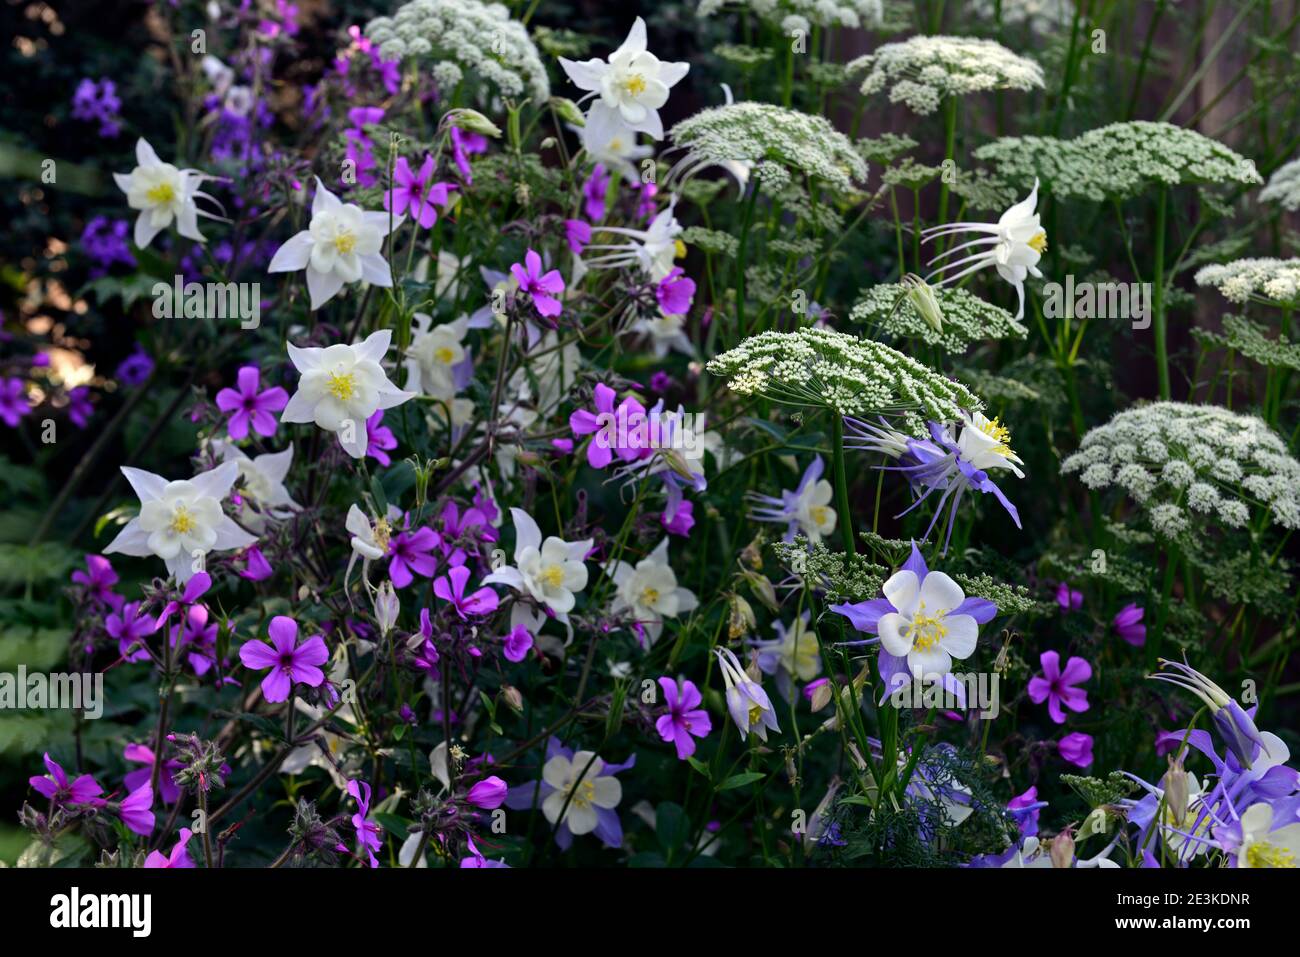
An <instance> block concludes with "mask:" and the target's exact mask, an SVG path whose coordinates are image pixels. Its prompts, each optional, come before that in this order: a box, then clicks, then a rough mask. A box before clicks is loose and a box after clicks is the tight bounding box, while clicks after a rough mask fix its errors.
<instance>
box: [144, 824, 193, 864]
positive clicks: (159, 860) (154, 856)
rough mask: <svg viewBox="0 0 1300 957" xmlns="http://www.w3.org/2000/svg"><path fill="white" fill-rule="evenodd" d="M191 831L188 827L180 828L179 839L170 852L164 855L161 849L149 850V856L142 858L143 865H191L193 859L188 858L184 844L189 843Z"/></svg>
mask: <svg viewBox="0 0 1300 957" xmlns="http://www.w3.org/2000/svg"><path fill="white" fill-rule="evenodd" d="M192 836H193V832H191V831H190V829H189V828H188V827H183V828H181V830H180V840H179V841H177V842H176V843H175V844H174V845H173V846H172V849H171V853H170V854H167V855H166V856H164V855H163V853H162V851H150V852H149V856H148V857H146V858H145V859H144V866H145V867H178V868H179V867H193V866H194V861H192V860H191V859H190V855H189V852H188V851H187V850H186V849H185V845H187V844H189V842H190V838H191V837H192Z"/></svg>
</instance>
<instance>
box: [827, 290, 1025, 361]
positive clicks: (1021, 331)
mask: <svg viewBox="0 0 1300 957" xmlns="http://www.w3.org/2000/svg"><path fill="white" fill-rule="evenodd" d="M931 292H933V293H934V296H935V298H936V300H937V301H938V303H939V309H940V310H941V312H942V324H941V326H940V327H939V328H937V329H936V328H935V327H934V326H933V325H931V324H930V323H929V322H927V321H926V320H925V319H924V318H923V317H922V316H921V314H920V313H919V312H917V310H916V306H915V305H913V303H912V301H911V300H910V299H909V298H908V296H907V288H906V287H904V286H903V285H901V284H900V283H883V284H881V285H879V286H872V287H871V288H870V289H868V290H867V291H866V292H865V293H863V296H862V299H860V300H859V301H858V304H857V305H855V306H854V307H853V311H852V312H851V313H849V318H850V319H852V320H853V321H854V322H860V323H867V324H869V325H870V327H871V328H870V331H871V333H872V334H873V335H874V334H876V333H877V332H883V333H885V334H886V335H888V336H892V337H895V338H899V339H920V340H921V341H922V342H924V343H926V344H927V345H931V346H940V347H941V348H943V349H944V351H946V352H950V353H952V354H953V355H961V354H962V353H964V352H965V351H966V350H967V349H968V348H969V347H970V345H971V343H973V342H982V341H984V340H985V339H1023V338H1024V337H1025V336H1026V335H1028V334H1029V330H1028V329H1026V328H1025V327H1024V325H1022V324H1021V323H1019V322H1017V321H1016V319H1015V317H1014V316H1012V315H1011V313H1010V312H1008V311H1007V310H1005V309H1003V308H1002V307H1001V306H995V305H993V304H992V303H990V302H985V301H984V300H983V299H981V298H980V297H979V296H976V295H975V294H973V293H970V292H967V291H966V290H965V289H959V288H956V287H952V288H946V287H931Z"/></svg>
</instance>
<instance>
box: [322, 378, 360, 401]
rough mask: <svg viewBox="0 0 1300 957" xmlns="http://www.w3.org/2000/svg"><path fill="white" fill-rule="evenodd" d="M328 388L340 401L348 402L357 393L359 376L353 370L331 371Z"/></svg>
mask: <svg viewBox="0 0 1300 957" xmlns="http://www.w3.org/2000/svg"><path fill="white" fill-rule="evenodd" d="M325 388H326V390H327V391H328V392H329V394H330V395H332V396H334V398H336V399H338V400H339V401H340V402H346V401H348V399H350V398H352V397H353V396H354V395H356V394H357V377H356V376H355V375H353V374H352V373H351V372H331V373H330V374H329V385H327V386H326V387H325Z"/></svg>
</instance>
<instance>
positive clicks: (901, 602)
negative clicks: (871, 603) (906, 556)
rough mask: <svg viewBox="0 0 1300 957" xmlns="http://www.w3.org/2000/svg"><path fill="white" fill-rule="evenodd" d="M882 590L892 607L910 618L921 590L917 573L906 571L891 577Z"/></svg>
mask: <svg viewBox="0 0 1300 957" xmlns="http://www.w3.org/2000/svg"><path fill="white" fill-rule="evenodd" d="M881 590H882V591H883V592H884V593H885V597H886V598H888V599H889V603H890V604H891V605H893V606H894V607H895V608H897V609H898V610H899V611H900V612H902V613H903V614H905V615H908V616H910V615H911V613H912V611H913V610H914V608H915V606H916V599H917V595H918V594H920V591H921V588H920V582H919V581H918V579H917V577H916V572H914V571H910V570H908V569H904V570H903V571H900V572H895V573H894V574H893V575H891V576H890V578H889V581H887V582H885V584H884V587H883V588H882V589H881Z"/></svg>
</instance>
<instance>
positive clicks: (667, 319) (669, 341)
mask: <svg viewBox="0 0 1300 957" xmlns="http://www.w3.org/2000/svg"><path fill="white" fill-rule="evenodd" d="M685 330H686V317H685V316H665V315H663V313H660V314H659V315H657V316H644V317H642V318H640V319H638V320H636V322H634V323H632V325H631V326H630V327H628V332H631V333H633V334H634V335H635V334H638V333H639V334H641V335H643V336H646V337H647V338H648V339H649V340H650V351H651V352H653V353H654V357H655V358H656V359H662V358H664V357H665V356H667V355H668V351H669V350H670V349H676V350H677V351H678V352H680V353H681V354H682V355H684V356H692V357H693V356H694V355H695V347H694V346H693V345H691V340H690V339H689V338H688V337H687V335H686V331H685Z"/></svg>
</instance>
